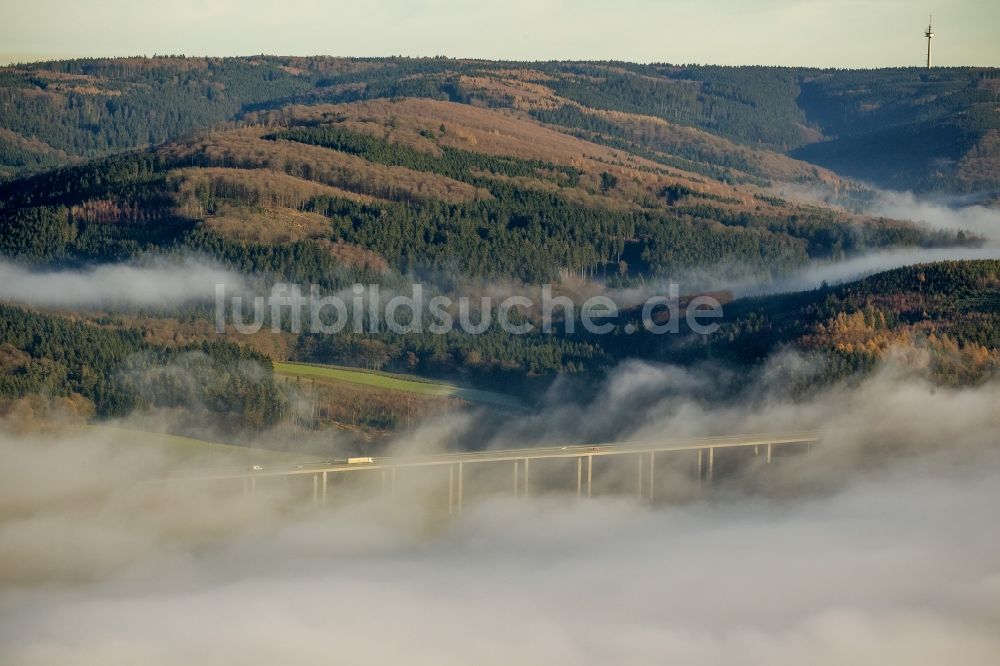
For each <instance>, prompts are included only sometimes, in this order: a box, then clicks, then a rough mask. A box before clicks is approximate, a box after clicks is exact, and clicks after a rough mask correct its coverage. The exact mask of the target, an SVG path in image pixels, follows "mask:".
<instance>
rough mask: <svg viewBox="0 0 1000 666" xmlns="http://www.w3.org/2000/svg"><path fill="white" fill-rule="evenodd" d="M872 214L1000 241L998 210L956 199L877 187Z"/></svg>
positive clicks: (870, 212) (870, 211) (871, 209)
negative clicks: (927, 196) (935, 197)
mask: <svg viewBox="0 0 1000 666" xmlns="http://www.w3.org/2000/svg"><path fill="white" fill-rule="evenodd" d="M876 192H877V195H878V196H877V198H876V200H875V203H874V204H873V205H872V206H871V207H870V208H869V210H868V211H866V212H868V213H869V214H871V215H881V216H884V217H890V218H894V219H898V220H912V221H914V222H921V223H923V224H926V225H929V226H931V227H933V228H935V229H948V230H953V231H961V230H965V231H972V232H973V233H975V234H977V235H979V236H983V237H985V238H987V239H989V240H991V241H994V242H996V241H1000V210H998V209H996V208H989V207H986V206H981V205H979V204H976V203H967V202H964V201H959V200H954V199H953V200H944V199H928V198H924V197H920V196H917V195H915V194H913V193H912V192H897V191H892V190H876Z"/></svg>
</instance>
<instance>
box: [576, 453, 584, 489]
mask: <svg viewBox="0 0 1000 666" xmlns="http://www.w3.org/2000/svg"><path fill="white" fill-rule="evenodd" d="M582 494H583V458H577V459H576V496H577V497H580V496H581V495H582Z"/></svg>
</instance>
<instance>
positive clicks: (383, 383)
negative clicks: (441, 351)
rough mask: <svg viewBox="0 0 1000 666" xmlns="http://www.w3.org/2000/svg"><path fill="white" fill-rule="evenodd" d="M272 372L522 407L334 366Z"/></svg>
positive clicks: (279, 367)
mask: <svg viewBox="0 0 1000 666" xmlns="http://www.w3.org/2000/svg"><path fill="white" fill-rule="evenodd" d="M274 371H275V372H277V373H278V374H281V375H286V376H290V377H303V378H309V379H316V380H318V381H328V382H347V383H350V384H360V385H362V386H370V387H372V388H378V389H385V390H389V391H403V392H406V393H415V394H418V395H426V396H436V397H450V398H461V399H463V400H468V401H469V402H476V403H480V404H485V405H493V406H495V407H508V408H515V409H517V408H523V407H524V404H523V403H522V402H521V401H520V400H518V399H517V398H516V397H514V396H512V395H507V394H504V393H496V392H493V391H480V390H478V389H470V388H464V387H461V386H455V385H454V384H446V383H442V382H435V381H430V380H427V379H423V378H421V377H414V376H408V375H393V374H388V373H382V372H372V371H368V370H358V369H356V368H343V367H339V366H335V365H314V364H311V363H283V362H277V361H276V362H275V363H274Z"/></svg>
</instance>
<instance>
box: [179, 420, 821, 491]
mask: <svg viewBox="0 0 1000 666" xmlns="http://www.w3.org/2000/svg"><path fill="white" fill-rule="evenodd" d="M819 440H820V433H818V432H814V431H803V432H794V433H781V434H774V435H734V436H729V437H696V438H686V439H672V440H661V441H659V442H619V443H614V444H575V445H566V446H548V447H537V448H525V449H502V450H489V451H470V452H460V453H441V454H432V455H419V456H385V457H380V458H374V459H373V462H370V463H357V464H348V463H346V462H321V463H311V464H305V465H295V466H292V467H283V466H281V467H277V468H275V467H268V468H265V469H263V470H255V471H242V472H240V473H234V474H222V475H213V476H205V477H198V478H202V479H206V480H208V479H211V480H222V479H239V478H246V477H253V478H260V477H269V476H294V475H301V474H322V473H324V472H327V473H334V472H338V473H339V472H362V471H371V470H386V469H399V468H405V467H428V466H434V465H455V464H458V463H463V464H470V463H488V462H504V461H517V460H538V459H546V458H582V457H588V456H613V455H625V454H638V453H663V452H673V451H699V450H709V449H726V448H740V447H749V446H780V445H784V444H800V445H802V444H813V443H817V442H819Z"/></svg>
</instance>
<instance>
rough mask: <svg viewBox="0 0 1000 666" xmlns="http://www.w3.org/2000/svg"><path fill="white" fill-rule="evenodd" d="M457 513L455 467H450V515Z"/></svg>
mask: <svg viewBox="0 0 1000 666" xmlns="http://www.w3.org/2000/svg"><path fill="white" fill-rule="evenodd" d="M454 511H455V466H454V465H448V515H449V516H450V515H451V514H452V513H454Z"/></svg>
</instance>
